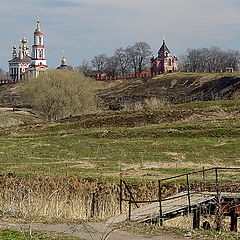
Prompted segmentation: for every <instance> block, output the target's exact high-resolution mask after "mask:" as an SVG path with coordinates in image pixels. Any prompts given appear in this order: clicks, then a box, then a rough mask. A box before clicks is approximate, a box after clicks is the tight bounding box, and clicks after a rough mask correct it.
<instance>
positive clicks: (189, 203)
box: [186, 174, 191, 213]
mask: <svg viewBox="0 0 240 240" xmlns="http://www.w3.org/2000/svg"><path fill="white" fill-rule="evenodd" d="M186 176H187V193H188V211H189V213H191V199H190V186H189V175H188V174H187V175H186Z"/></svg>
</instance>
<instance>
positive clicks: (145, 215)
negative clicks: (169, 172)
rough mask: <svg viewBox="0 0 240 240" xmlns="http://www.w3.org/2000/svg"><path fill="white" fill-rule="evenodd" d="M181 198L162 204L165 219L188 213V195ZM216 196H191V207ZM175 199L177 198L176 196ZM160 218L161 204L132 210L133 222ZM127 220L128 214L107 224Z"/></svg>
mask: <svg viewBox="0 0 240 240" xmlns="http://www.w3.org/2000/svg"><path fill="white" fill-rule="evenodd" d="M176 196H179V198H174V199H172V197H170V198H169V200H168V201H163V202H162V214H163V217H164V216H167V215H170V214H174V213H177V212H182V211H187V210H188V208H189V205H188V197H187V196H186V193H181V194H177V195H176ZM215 196H216V194H215V195H214V194H206V193H204V194H192V195H191V206H192V207H194V206H197V205H199V204H202V203H206V202H209V201H211V200H213V199H215ZM174 197H175V196H174ZM158 216H159V203H158V202H156V203H152V204H148V205H145V206H142V207H140V208H138V209H134V210H132V213H131V220H133V221H147V220H149V219H153V218H156V217H158ZM126 219H127V213H123V214H120V215H119V216H117V217H113V218H110V219H109V220H108V221H107V222H109V223H120V222H124V221H125V220H126Z"/></svg>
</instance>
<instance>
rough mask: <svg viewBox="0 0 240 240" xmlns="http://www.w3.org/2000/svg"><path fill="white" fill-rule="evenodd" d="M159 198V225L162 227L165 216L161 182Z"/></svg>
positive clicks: (159, 184) (159, 182)
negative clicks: (163, 213)
mask: <svg viewBox="0 0 240 240" xmlns="http://www.w3.org/2000/svg"><path fill="white" fill-rule="evenodd" d="M158 197H159V223H160V226H162V225H163V215H162V188H161V180H158Z"/></svg>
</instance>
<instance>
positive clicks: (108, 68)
mask: <svg viewBox="0 0 240 240" xmlns="http://www.w3.org/2000/svg"><path fill="white" fill-rule="evenodd" d="M104 71H105V73H106V74H107V75H108V76H116V75H117V74H118V62H117V59H116V58H115V57H114V56H113V57H108V59H107V62H106V64H105V69H104Z"/></svg>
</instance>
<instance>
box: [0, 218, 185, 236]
mask: <svg viewBox="0 0 240 240" xmlns="http://www.w3.org/2000/svg"><path fill="white" fill-rule="evenodd" d="M0 226H1V227H4V228H19V229H20V228H21V227H22V228H28V227H29V225H27V224H19V223H7V222H0ZM31 228H32V229H34V230H44V231H53V232H58V233H66V234H67V235H70V236H74V237H80V238H83V239H86V240H103V239H108V240H129V239H130V240H183V239H184V238H174V237H168V236H154V237H152V236H144V235H140V234H136V233H132V232H127V231H122V230H119V229H115V230H114V229H113V228H109V227H108V226H107V225H106V224H103V223H88V224H67V223H62V224H54V225H53V224H32V225H31ZM108 234H109V237H108V238H104V237H105V236H107V235H108Z"/></svg>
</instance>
